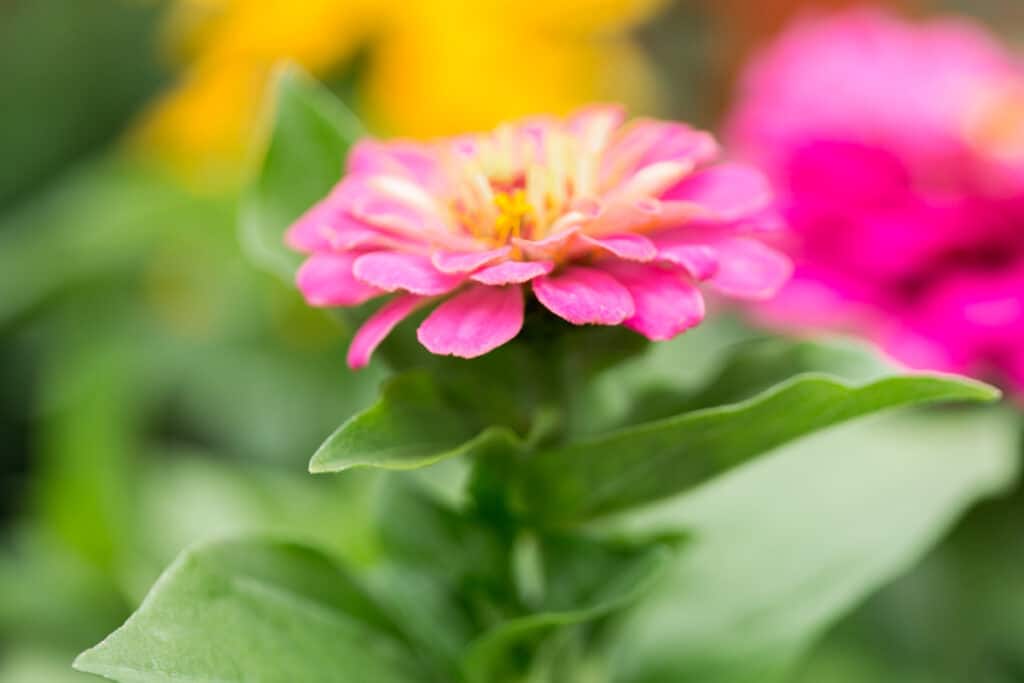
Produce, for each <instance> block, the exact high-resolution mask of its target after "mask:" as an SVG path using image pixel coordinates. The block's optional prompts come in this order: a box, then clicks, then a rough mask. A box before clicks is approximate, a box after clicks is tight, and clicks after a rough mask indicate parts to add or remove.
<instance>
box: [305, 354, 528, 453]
mask: <svg viewBox="0 0 1024 683" xmlns="http://www.w3.org/2000/svg"><path fill="white" fill-rule="evenodd" d="M495 446H497V447H509V448H515V447H516V437H515V435H514V434H513V433H512V432H511V431H510V430H509V429H506V428H503V427H489V428H487V429H484V430H482V431H481V429H480V427H479V426H478V423H477V422H476V421H475V420H473V419H471V417H469V411H467V410H465V409H461V408H460V407H459V406H457V405H455V404H453V403H452V402H451V401H450V400H449V397H448V396H446V394H445V393H444V392H443V391H442V390H441V389H440V388H439V387H438V385H437V383H436V382H435V381H434V380H433V378H432V377H431V376H430V375H428V374H425V373H418V372H413V373H408V374H405V375H400V376H398V377H396V378H395V379H393V380H392V381H391V382H389V383H388V384H387V385H386V386H385V388H384V391H383V394H382V396H381V398H380V400H379V401H378V402H377V403H376V404H374V405H373V406H372V407H370V408H369V409H367V410H365V411H363V412H361V413H359V414H358V415H356V416H354V417H352V418H351V419H349V420H348V421H347V422H345V424H343V425H342V426H341V427H339V428H338V430H337V431H336V432H334V434H332V435H331V436H330V437H329V438H328V439H327V441H325V442H324V444H323V445H322V446H321V447H320V448H319V450H317V452H316V453H314V454H313V459H312V460H311V461H310V464H309V470H310V472H314V473H320V472H341V471H343V470H347V469H350V468H353V467H379V468H383V469H391V470H407V469H415V468H418V467H425V466H427V465H431V464H433V463H436V462H438V461H440V460H443V459H445V458H450V457H455V456H459V455H467V454H470V453H474V452H477V451H480V450H483V449H488V448H491V447H495Z"/></svg>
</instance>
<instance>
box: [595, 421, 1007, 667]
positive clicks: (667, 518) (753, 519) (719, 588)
mask: <svg viewBox="0 0 1024 683" xmlns="http://www.w3.org/2000/svg"><path fill="white" fill-rule="evenodd" d="M1016 468H1017V454H1016V445H1015V434H1014V425H1013V422H1012V420H1010V419H1008V416H1007V415H1005V414H1003V413H1002V412H1000V411H998V410H995V411H992V410H985V411H981V410H974V411H944V412H942V413H927V414H911V415H890V416H877V417H874V418H872V419H871V420H867V421H864V422H861V423H857V424H853V425H848V426H845V427H843V428H841V429H838V430H834V431H832V432H829V433H826V434H821V435H817V436H815V437H813V438H811V439H807V440H805V441H802V442H801V443H799V444H794V445H793V446H790V447H787V448H786V449H785V450H784V451H782V452H780V453H778V454H776V455H774V456H771V457H768V458H764V459H761V460H758V461H757V462H754V463H751V464H749V465H747V466H745V467H743V468H740V469H738V470H736V471H734V472H732V473H730V474H728V475H726V476H724V477H722V478H720V479H718V480H716V481H714V482H712V483H710V484H708V485H707V486H704V487H701V488H700V489H697V490H695V491H693V492H692V493H690V494H688V495H685V496H682V497H679V498H676V499H674V500H672V501H669V502H667V503H664V504H662V505H658V506H654V507H653V508H652V509H649V510H648V511H647V512H645V513H642V514H638V515H633V516H630V517H627V518H626V520H627V522H626V524H627V528H628V529H631V530H633V531H637V530H642V531H644V532H647V533H649V532H651V531H654V530H665V529H678V528H683V529H687V530H688V531H690V532H691V533H692V534H693V539H694V540H693V541H692V542H691V544H690V545H689V546H688V547H687V549H686V552H683V553H680V554H679V555H678V556H677V558H676V559H675V560H674V561H673V563H672V567H671V568H670V569H669V571H668V572H667V578H666V580H665V581H664V582H663V583H661V584H660V585H659V586H658V587H657V588H656V589H655V590H654V591H652V592H651V593H650V594H649V597H648V598H647V599H646V600H645V601H644V602H643V604H642V605H641V606H640V607H639V608H638V609H637V610H636V611H635V612H634V613H633V614H632V615H631V617H630V618H629V620H628V621H627V623H626V624H624V626H623V629H622V631H621V633H620V634H619V638H618V639H617V640H616V641H615V642H614V643H613V644H612V645H613V647H614V652H615V660H614V661H616V662H617V666H616V669H617V670H616V676H615V678H614V680H616V681H621V682H622V683H660V682H661V681H700V682H701V683H773V682H775V681H780V680H784V679H785V676H786V675H787V674H788V673H789V671H790V670H791V667H792V665H793V664H794V662H795V661H796V660H797V659H798V658H799V657H800V656H801V655H802V654H803V653H804V652H805V651H806V650H807V648H808V647H809V646H810V644H812V643H813V641H814V640H815V639H816V638H817V637H818V636H819V635H820V634H821V632H822V631H823V629H824V628H825V627H826V626H827V625H828V624H830V623H831V622H832V621H834V620H835V619H836V618H837V617H838V616H840V615H842V614H843V613H844V612H846V611H848V610H849V609H850V608H851V607H852V606H854V605H855V604H857V602H859V601H860V600H862V599H863V598H864V597H865V596H867V595H868V594H870V593H871V592H872V591H874V590H876V589H877V588H878V587H879V586H880V585H882V584H884V583H885V582H887V581H889V580H890V579H892V578H894V577H895V576H897V575H899V574H900V573H902V572H903V571H905V570H906V569H907V568H908V567H909V566H910V565H911V564H912V563H913V562H915V561H916V560H917V558H918V557H920V556H921V554H922V553H924V551H925V550H927V549H928V548H929V547H930V546H931V545H932V544H933V543H934V542H935V541H936V539H937V538H938V537H939V536H940V535H941V534H942V533H943V532H944V531H945V530H946V529H947V528H948V527H949V526H950V525H951V523H952V522H953V521H954V520H955V519H956V518H957V517H958V516H959V515H960V514H961V513H962V512H963V510H964V509H965V508H966V507H967V506H968V505H970V504H971V503H972V502H974V501H975V500H977V499H978V498H980V497H983V496H986V495H990V494H992V493H994V492H996V491H999V490H1002V489H1004V488H1005V487H1006V486H1008V485H1009V483H1010V482H1011V481H1012V480H1013V478H1014V477H1015V475H1016Z"/></svg>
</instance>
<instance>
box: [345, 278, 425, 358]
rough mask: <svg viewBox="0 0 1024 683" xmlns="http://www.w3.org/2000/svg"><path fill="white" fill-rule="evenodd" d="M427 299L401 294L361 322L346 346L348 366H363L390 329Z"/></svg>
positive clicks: (389, 332)
mask: <svg viewBox="0 0 1024 683" xmlns="http://www.w3.org/2000/svg"><path fill="white" fill-rule="evenodd" d="M429 301H430V299H427V298H425V297H422V296H416V295H415V294H402V295H400V296H396V297H395V298H394V299H392V300H391V301H389V302H387V303H386V304H384V305H383V306H382V307H381V308H380V310H378V311H377V312H376V313H374V314H373V315H371V316H370V317H369V318H368V319H367V321H366V322H365V323H363V326H362V327H360V328H359V331H358V332H356V335H355V336H354V337H353V338H352V343H351V344H350V345H349V347H348V366H349V367H350V368H352V369H357V368H361V367H365V366H366V364H367V363H369V362H370V356H371V355H373V352H374V350H375V349H376V348H377V347H378V346H380V343H381V342H382V341H384V339H385V337H387V336H388V335H389V334H391V330H393V329H395V326H396V325H397V324H398V323H400V322H402V321H403V320H405V319H406V318H407V317H409V316H410V315H411V314H412V313H413V311H415V310H416V309H417V308H419V307H420V306H423V305H424V304H426V303H428V302H429Z"/></svg>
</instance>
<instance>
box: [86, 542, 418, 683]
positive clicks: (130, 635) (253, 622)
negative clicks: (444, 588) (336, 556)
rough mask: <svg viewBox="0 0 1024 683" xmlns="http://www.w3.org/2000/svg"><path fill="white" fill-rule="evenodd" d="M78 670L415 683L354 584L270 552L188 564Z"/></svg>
mask: <svg viewBox="0 0 1024 683" xmlns="http://www.w3.org/2000/svg"><path fill="white" fill-rule="evenodd" d="M75 668H77V669H79V670H81V671H86V672H90V673H95V674H99V675H101V676H106V677H108V678H110V679H112V680H115V681H121V682H123V683H149V682H154V683H155V682H156V681H171V680H173V681H189V682H192V681H194V682H196V683H198V682H200V681H202V682H204V683H205V682H207V681H223V682H224V683H229V682H231V683H234V682H236V681H237V682H238V683H241V682H242V681H246V682H253V683H261V682H266V683H270V682H277V681H309V682H311V683H314V682H316V681H324V682H325V683H326V682H327V681H338V680H344V681H347V682H349V683H379V682H380V681H394V682H395V683H415V682H418V681H423V680H424V678H423V677H422V676H421V675H420V674H418V673H417V669H418V667H417V665H416V661H415V657H414V655H413V654H412V653H411V652H410V651H409V650H408V649H407V648H406V647H405V646H404V645H403V643H402V641H401V640H400V639H399V637H398V635H397V632H396V631H395V629H394V628H393V627H392V626H391V625H390V622H389V621H388V618H387V617H385V616H384V615H383V613H382V612H381V611H380V609H379V608H378V607H377V606H376V605H375V603H374V602H373V601H372V600H371V599H370V598H368V597H367V596H366V595H365V593H364V592H363V591H362V590H361V589H360V587H359V586H357V585H356V584H355V583H354V582H353V581H352V580H351V579H350V578H349V577H348V576H347V574H346V573H345V572H343V571H341V569H340V568H339V567H338V566H337V565H335V564H334V563H332V562H331V561H330V560H329V559H327V558H326V557H324V556H323V555H320V554H319V553H317V552H315V551H312V550H310V549H307V548H304V547H301V546H296V545H291V544H285V543H275V542H269V541H258V540H250V541H235V542H226V543H216V544H211V545H208V546H203V547H200V548H197V549H196V550H192V551H189V552H186V553H185V554H183V555H182V556H180V557H179V558H178V560H177V561H176V562H175V563H174V564H173V565H171V567H170V568H169V569H168V570H167V571H166V572H165V573H164V575H163V576H162V577H161V578H160V580H159V581H157V583H156V585H155V586H154V587H153V589H152V591H151V592H150V594H149V596H147V598H146V600H145V601H144V602H143V603H142V606H141V607H140V608H139V609H138V611H137V612H135V614H133V615H132V616H131V617H130V618H129V619H128V621H127V622H126V623H125V624H124V626H122V627H121V628H120V629H118V630H117V631H115V632H114V633H113V634H111V635H110V636H108V637H107V638H106V640H104V641H103V642H102V643H100V644H99V645H97V646H96V647H94V648H92V649H91V650H87V651H86V652H84V653H82V654H81V655H80V656H79V657H78V659H77V660H76V661H75Z"/></svg>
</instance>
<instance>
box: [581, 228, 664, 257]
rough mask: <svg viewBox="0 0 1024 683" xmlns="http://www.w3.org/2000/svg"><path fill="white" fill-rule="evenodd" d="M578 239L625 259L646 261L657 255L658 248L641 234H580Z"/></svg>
mask: <svg viewBox="0 0 1024 683" xmlns="http://www.w3.org/2000/svg"><path fill="white" fill-rule="evenodd" d="M580 240H581V241H582V242H585V243H587V244H589V245H591V246H594V247H597V248H598V249H602V250H604V251H606V252H608V253H609V254H611V255H612V256H618V257H619V258H621V259H626V260H627V261H640V262H646V261H651V260H653V259H654V257H655V256H657V255H658V248H657V247H655V246H654V243H653V242H651V241H650V240H649V239H647V238H646V237H644V236H643V235H632V234H625V235H609V236H607V237H591V236H589V235H582V234H581V235H580Z"/></svg>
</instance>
